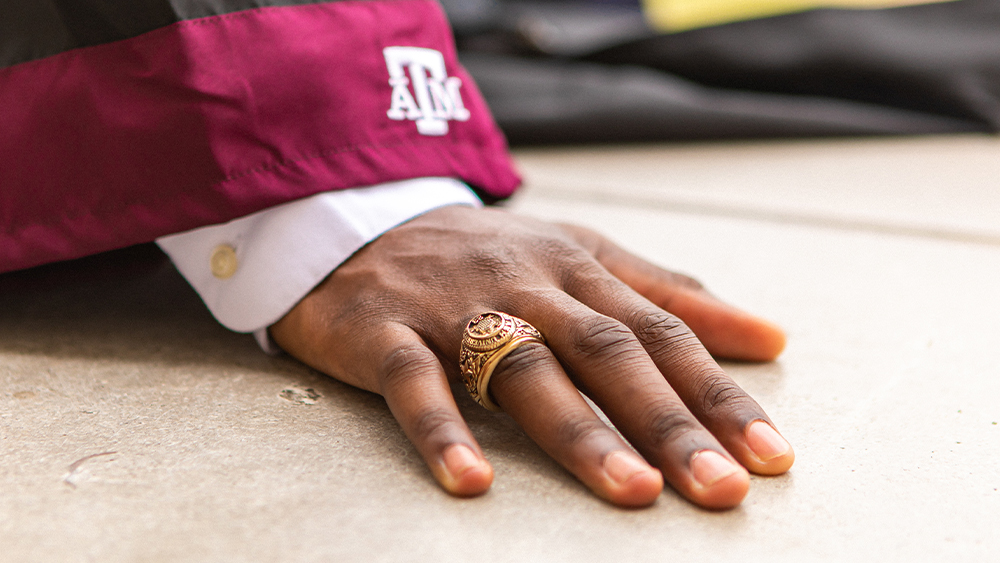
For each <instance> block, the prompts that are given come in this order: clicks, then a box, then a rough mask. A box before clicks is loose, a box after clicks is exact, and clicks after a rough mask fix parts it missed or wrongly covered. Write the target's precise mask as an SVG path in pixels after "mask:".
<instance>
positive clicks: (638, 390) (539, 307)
mask: <svg viewBox="0 0 1000 563" xmlns="http://www.w3.org/2000/svg"><path fill="white" fill-rule="evenodd" d="M548 297H549V298H548V299H536V300H535V301H534V303H533V307H532V310H531V311H525V315H526V316H529V317H530V318H532V319H534V322H535V323H536V327H537V328H538V329H539V330H541V331H542V332H543V334H545V336H546V338H547V340H548V342H549V345H550V346H551V348H552V351H553V352H555V354H556V355H557V356H558V357H559V359H560V360H561V361H562V362H563V364H565V365H566V366H567V367H568V368H569V371H570V373H571V374H572V376H573V379H574V381H575V382H576V383H577V386H578V387H579V388H580V389H581V390H582V391H584V393H586V394H587V395H588V396H590V397H591V398H592V399H593V400H594V402H595V403H597V405H598V406H600V407H601V409H602V410H604V412H605V413H606V414H607V415H608V417H609V418H610V419H611V421H612V422H614V424H615V426H616V427H617V428H618V429H619V430H620V431H621V432H622V434H624V435H625V437H626V438H628V440H629V441H630V442H631V443H632V444H633V445H634V446H635V447H636V449H637V450H639V452H640V453H642V454H643V456H644V457H645V458H646V459H648V460H650V462H652V463H653V464H654V465H655V466H657V467H659V468H660V470H661V471H662V472H663V475H664V477H665V478H666V479H667V481H669V482H670V484H671V485H672V486H673V487H674V488H675V489H676V490H677V491H678V492H680V493H681V494H682V495H684V496H685V497H687V498H688V499H690V500H691V501H693V502H695V503H697V504H699V505H702V506H705V507H709V508H728V507H732V506H736V505H737V504H739V503H740V501H742V500H743V498H744V497H745V496H746V493H747V491H748V488H749V476H748V474H747V472H746V470H745V469H744V468H743V467H741V466H740V465H739V464H737V463H736V461H735V460H734V459H733V458H732V456H730V455H729V453H728V452H727V450H726V448H725V447H723V445H722V444H720V443H719V441H718V440H717V439H716V438H715V437H714V436H713V435H712V434H711V433H710V432H709V431H708V430H706V429H705V427H704V426H702V424H701V423H700V422H699V421H698V420H697V418H696V417H695V416H694V415H693V414H692V413H691V412H690V411H689V410H688V408H687V406H686V405H685V404H684V402H683V401H682V400H681V398H680V397H679V396H678V394H677V393H676V392H675V391H674V390H673V389H672V388H671V386H670V385H669V384H668V383H667V381H666V380H665V379H664V378H663V375H662V374H661V373H660V371H659V369H658V368H657V366H656V365H654V363H653V361H652V360H651V359H650V357H649V355H648V354H647V353H646V351H645V349H644V348H643V346H642V345H641V344H640V343H639V341H638V339H637V338H636V337H635V335H634V334H632V332H631V331H630V330H629V328H628V327H627V326H625V325H624V324H622V323H621V322H619V321H617V320H615V319H613V318H610V317H608V316H604V315H601V314H598V313H596V312H594V311H592V310H590V309H589V308H587V307H586V306H584V305H583V304H581V303H579V302H578V301H576V300H574V299H572V298H571V297H569V296H567V295H565V294H551V295H549V296H548ZM678 352H679V353H682V354H683V353H684V350H683V349H679V350H678Z"/></svg>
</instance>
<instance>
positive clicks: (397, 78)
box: [0, 0, 519, 272]
mask: <svg viewBox="0 0 1000 563" xmlns="http://www.w3.org/2000/svg"><path fill="white" fill-rule="evenodd" d="M0 159H2V160H0V272H3V271H10V270H16V269H21V268H27V267H30V266H34V265H38V264H43V263H46V262H52V261H57V260H64V259H69V258H75V257H79V256H84V255H87V254H92V253H96V252H101V251H105V250H110V249H113V248H119V247H123V246H127V245H130V244H136V243H140V242H146V241H151V240H153V239H154V238H156V237H158V236H162V235H165V234H170V233H174V232H179V231H183V230H187V229H191V228H195V227H199V226H203V225H208V224H214V223H220V222H224V221H227V220H230V219H233V218H236V217H240V216H243V215H247V214H249V213H252V212H255V211H258V210H261V209H264V208H267V207H270V206H273V205H277V204H280V203H284V202H287V201H290V200H294V199H298V198H302V197H306V196H309V195H312V194H315V193H317V192H321V191H327V190H333V189H343V188H349V187H356V186H364V185H370V184H377V183H381V182H388V181H393V180H401V179H407V178H415V177H422V176H449V177H455V178H459V179H462V180H464V181H466V182H468V183H470V184H471V185H473V186H474V187H476V188H478V189H480V190H482V191H483V192H485V193H486V194H488V195H490V196H493V197H498V198H500V197H505V196H507V195H509V194H510V193H511V192H512V191H513V190H514V189H515V188H516V186H517V184H518V182H519V180H518V177H517V174H516V172H515V171H514V169H513V167H512V165H511V162H510V159H509V156H508V154H507V152H506V143H505V141H504V139H503V137H502V135H501V134H500V132H499V130H498V129H497V128H496V126H495V125H494V123H493V120H492V118H491V116H490V114H489V111H488V109H487V108H486V105H485V103H484V102H483V100H482V97H481V95H480V94H479V92H478V90H477V89H476V87H475V85H474V84H473V82H472V80H471V79H470V78H469V76H468V75H467V74H466V73H465V71H464V70H463V69H462V68H461V67H460V66H459V64H458V62H457V59H456V57H455V49H454V46H453V44H452V39H451V32H450V30H449V28H448V25H447V22H446V21H445V18H444V16H443V14H442V12H441V10H440V8H439V7H438V5H437V4H436V3H435V2H434V1H433V0H383V1H342V2H316V3H307V4H301V3H292V5H288V6H278V7H267V8H252V9H244V10H237V11H233V12H229V13H225V14H217V15H211V16H208V17H198V18H193V19H184V20H180V21H175V22H172V23H169V25H164V26H160V27H157V28H156V29H153V30H151V31H146V32H144V33H141V34H138V35H136V36H134V37H128V38H125V39H119V40H115V41H111V42H104V43H99V44H95V45H90V46H85V47H80V48H73V49H70V50H65V51H63V52H60V53H57V54H53V55H48V56H44V57H42V58H36V59H34V60H28V61H26V62H20V63H18V64H13V65H11V66H7V67H6V68H2V69H0Z"/></svg>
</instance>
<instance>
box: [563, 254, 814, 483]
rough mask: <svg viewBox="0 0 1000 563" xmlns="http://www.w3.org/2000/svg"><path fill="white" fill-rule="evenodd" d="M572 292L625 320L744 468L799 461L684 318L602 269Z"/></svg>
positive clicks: (764, 469) (776, 469)
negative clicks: (673, 313) (656, 304)
mask: <svg viewBox="0 0 1000 563" xmlns="http://www.w3.org/2000/svg"><path fill="white" fill-rule="evenodd" d="M571 291H572V292H573V295H574V296H575V297H576V298H577V299H579V300H580V301H582V302H584V303H587V304H589V305H590V306H591V307H593V309H594V310H595V311H597V312H598V313H601V314H603V315H606V316H608V317H611V318H613V319H620V320H621V322H622V323H623V324H624V325H625V327H627V330H628V332H630V333H631V334H632V335H634V336H635V337H636V338H637V340H638V343H639V344H640V345H641V347H642V349H643V351H644V352H645V353H646V354H648V356H649V358H651V359H652V363H653V364H655V367H656V369H657V371H658V372H659V373H660V374H662V377H665V378H666V381H667V382H668V383H669V385H670V387H672V388H673V390H675V391H676V393H677V395H678V396H679V397H680V398H681V400H682V401H683V402H684V404H685V405H686V406H687V408H688V409H689V410H690V412H691V413H693V414H694V415H695V416H696V417H697V418H698V420H699V421H700V422H701V423H702V424H703V425H704V426H705V427H706V428H707V429H708V430H709V431H710V432H711V433H712V434H713V435H714V436H715V437H716V438H718V439H719V441H720V442H721V443H722V444H723V445H724V446H725V447H726V449H727V450H728V451H729V452H730V453H732V454H733V456H735V457H736V459H737V460H739V462H740V463H741V464H743V466H744V467H746V468H748V469H750V470H751V471H753V472H754V473H759V474H764V475H776V474H780V473H784V472H785V471H788V469H789V468H790V467H791V466H792V463H793V462H794V460H795V453H794V451H793V450H792V447H791V445H790V444H788V442H787V441H786V440H785V439H784V438H782V437H781V435H780V434H779V433H778V432H777V430H776V429H775V427H774V425H773V424H772V423H771V422H770V419H769V418H768V416H767V414H766V413H765V412H764V410H763V409H762V408H761V407H760V405H758V404H757V402H756V401H754V400H753V398H751V397H750V396H749V395H748V394H747V393H746V392H744V391H743V390H742V389H741V388H740V387H739V385H737V384H736V383H735V382H734V381H733V380H732V379H731V378H730V377H729V376H728V375H727V374H726V373H725V372H724V371H723V370H722V368H721V367H719V365H718V364H717V363H716V362H715V360H714V359H713V358H712V356H711V355H710V354H709V353H708V352H707V350H706V349H705V348H704V347H703V346H702V345H701V343H700V342H699V341H698V338H697V337H696V336H695V335H694V333H693V332H692V331H691V330H690V329H689V328H688V327H687V326H686V325H685V324H684V322H683V321H681V319H680V318H678V317H676V316H674V315H672V314H670V313H668V312H666V311H664V310H663V309H660V308H659V307H657V306H655V305H653V304H652V303H650V302H649V301H647V300H646V299H644V298H643V297H642V296H640V295H638V294H636V293H634V292H632V291H629V290H628V288H626V287H624V285H623V284H622V283H621V282H620V281H618V280H616V279H613V278H611V277H610V276H607V275H606V274H602V273H601V272H591V273H589V274H588V273H585V272H584V273H578V275H577V277H576V280H575V282H574V284H573V288H572V289H571ZM577 322H580V321H577ZM755 423H756V424H755Z"/></svg>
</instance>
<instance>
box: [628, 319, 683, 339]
mask: <svg viewBox="0 0 1000 563" xmlns="http://www.w3.org/2000/svg"><path fill="white" fill-rule="evenodd" d="M631 325H632V327H633V329H634V330H635V335H636V336H637V337H639V340H642V341H643V342H657V341H676V340H679V339H680V340H683V339H686V338H689V337H692V336H694V333H692V332H691V330H690V329H689V328H688V327H687V325H686V324H684V321H682V320H681V319H680V318H679V317H677V316H675V315H671V314H670V313H668V312H666V311H643V312H641V313H637V314H636V315H635V317H634V318H633V319H632V323H631Z"/></svg>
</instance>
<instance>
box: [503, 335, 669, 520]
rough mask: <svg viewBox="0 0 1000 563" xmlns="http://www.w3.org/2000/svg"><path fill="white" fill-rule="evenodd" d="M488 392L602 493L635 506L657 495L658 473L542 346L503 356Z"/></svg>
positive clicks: (550, 451) (551, 452)
mask: <svg viewBox="0 0 1000 563" xmlns="http://www.w3.org/2000/svg"><path fill="white" fill-rule="evenodd" d="M489 391H490V393H491V395H492V396H493V397H494V398H495V400H496V401H497V403H498V404H499V405H500V406H501V407H502V408H503V409H504V411H506V412H507V413H508V414H509V415H510V416H511V417H512V418H513V419H514V420H516V421H517V422H518V424H520V425H521V427H522V428H523V429H524V431H525V432H526V433H527V434H528V435H529V436H530V437H531V438H532V439H533V440H534V441H535V442H536V443H537V444H538V445H539V446H540V447H541V448H542V449H543V450H545V451H546V452H547V453H548V454H549V455H550V456H552V457H553V458H554V459H555V460H556V461H558V462H559V463H560V464H561V465H562V466H563V467H565V468H566V469H567V470H569V471H570V472H571V473H573V475H575V476H576V477H577V478H578V479H580V481H582V482H583V483H584V485H586V486H587V487H589V488H590V489H591V490H592V491H594V493H596V494H597V495H598V496H600V497H603V498H605V499H607V500H609V501H611V502H612V503H615V504H618V505H621V506H631V507H638V506H647V505H650V504H652V503H653V502H655V501H656V499H657V497H659V495H660V492H661V491H662V490H663V477H662V476H661V475H660V472H659V471H657V470H656V469H654V468H652V467H650V466H649V464H647V463H646V461H645V460H643V459H642V458H641V457H639V456H638V455H636V454H635V452H633V451H632V450H631V449H630V448H629V446H628V445H627V444H625V442H624V441H623V440H622V439H621V438H620V437H619V436H618V434H617V433H615V432H614V431H613V430H611V429H610V428H608V426H607V425H605V424H604V422H603V421H601V419H600V418H599V417H598V416H597V414H595V413H594V411H593V409H591V408H590V406H589V405H588V404H587V403H586V401H584V400H583V397H581V396H580V393H579V391H578V390H577V389H576V388H575V387H574V386H573V384H572V382H570V380H569V378H568V377H567V376H566V374H565V373H564V372H563V370H562V368H561V367H560V365H559V362H558V361H556V359H555V357H554V356H553V355H552V353H551V352H550V351H549V349H548V348H546V347H545V346H543V345H542V344H538V343H531V344H526V345H524V346H522V347H520V348H517V349H515V350H514V351H513V352H511V353H510V354H509V355H508V356H507V357H505V358H504V359H503V360H501V361H500V363H499V364H498V365H497V368H496V371H495V373H494V375H493V377H492V379H491V380H490V385H489Z"/></svg>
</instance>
